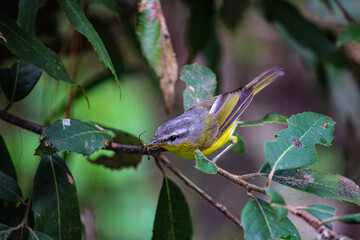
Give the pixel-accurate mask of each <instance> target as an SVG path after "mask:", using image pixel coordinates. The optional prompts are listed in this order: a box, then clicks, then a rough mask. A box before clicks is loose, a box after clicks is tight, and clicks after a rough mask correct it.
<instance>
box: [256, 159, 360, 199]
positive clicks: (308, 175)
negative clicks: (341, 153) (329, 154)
mask: <svg viewBox="0 0 360 240" xmlns="http://www.w3.org/2000/svg"><path fill="white" fill-rule="evenodd" d="M270 171H271V167H270V165H269V164H268V163H266V164H265V165H263V166H262V167H261V169H260V173H265V174H264V176H265V177H267V176H268V174H269V173H270ZM272 180H273V181H275V182H278V183H281V184H283V185H286V186H289V187H292V188H295V189H297V190H300V191H304V192H307V193H311V194H315V195H317V196H319V197H322V198H333V199H336V200H344V201H348V202H353V203H356V204H358V205H360V190H359V187H358V186H357V185H356V184H355V183H354V182H353V181H352V180H350V179H348V178H346V177H344V176H340V175H331V174H325V173H321V172H317V171H315V170H313V169H311V168H308V167H303V168H298V169H290V170H278V171H275V173H274V176H273V178H272Z"/></svg>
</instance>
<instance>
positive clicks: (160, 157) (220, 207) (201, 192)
mask: <svg viewBox="0 0 360 240" xmlns="http://www.w3.org/2000/svg"><path fill="white" fill-rule="evenodd" d="M156 158H157V159H158V160H159V161H160V162H161V163H162V164H163V165H164V166H165V167H167V168H168V169H169V170H170V171H172V172H173V173H174V174H175V175H176V176H178V177H179V178H180V179H181V180H182V181H183V182H184V183H185V184H186V185H187V186H189V187H190V188H191V189H193V190H194V191H195V192H197V193H198V194H199V195H200V196H201V197H203V198H204V199H205V200H207V201H208V202H209V203H210V204H211V205H213V206H214V207H215V208H216V209H218V210H219V211H220V212H221V213H222V214H224V215H225V216H226V217H227V218H228V219H230V221H232V222H233V223H235V224H236V225H237V226H239V227H241V223H240V220H239V219H237V218H236V217H235V216H234V215H233V214H232V213H231V212H230V211H229V210H228V209H227V208H226V207H225V206H224V205H222V204H221V203H219V202H217V201H216V200H215V199H213V198H212V197H210V196H209V194H207V193H206V192H205V191H204V190H202V189H201V188H199V187H198V186H197V185H196V184H195V183H193V182H192V181H191V180H190V179H188V178H187V177H186V176H184V174H182V173H181V172H180V170H178V169H176V168H175V167H174V166H173V165H172V164H171V162H170V161H169V160H168V159H167V158H166V157H165V156H164V155H163V154H160V155H158V156H157V157H156Z"/></svg>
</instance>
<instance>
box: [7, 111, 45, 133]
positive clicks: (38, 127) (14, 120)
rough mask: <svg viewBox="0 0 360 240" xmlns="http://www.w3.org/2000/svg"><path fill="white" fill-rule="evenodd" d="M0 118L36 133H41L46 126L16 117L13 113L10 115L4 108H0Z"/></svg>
mask: <svg viewBox="0 0 360 240" xmlns="http://www.w3.org/2000/svg"><path fill="white" fill-rule="evenodd" d="M0 119H2V120H4V121H5V122H8V123H11V124H13V125H15V126H18V127H21V128H23V129H26V130H29V131H31V132H34V133H37V134H39V135H41V134H42V133H44V132H45V130H46V128H45V127H43V126H41V125H39V124H36V123H33V122H30V121H28V120H25V119H23V118H20V117H17V116H15V115H12V114H10V113H8V112H6V111H4V110H0Z"/></svg>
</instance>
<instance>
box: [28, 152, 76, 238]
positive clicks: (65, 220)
mask: <svg viewBox="0 0 360 240" xmlns="http://www.w3.org/2000/svg"><path fill="white" fill-rule="evenodd" d="M32 204H33V208H32V209H33V211H34V217H35V230H36V231H40V232H43V233H45V234H47V235H49V236H50V237H52V238H54V239H81V221H80V210H79V203H78V199H77V193H76V187H75V183H74V179H73V177H72V175H71V173H70V171H69V169H68V167H67V166H66V164H65V163H64V161H63V160H62V159H61V158H60V157H59V156H58V155H56V154H53V155H51V156H44V157H43V158H41V162H40V164H39V167H38V170H37V172H36V175H35V180H34V188H33V201H32Z"/></svg>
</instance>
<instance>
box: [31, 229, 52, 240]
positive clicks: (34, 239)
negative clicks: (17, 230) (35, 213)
mask: <svg viewBox="0 0 360 240" xmlns="http://www.w3.org/2000/svg"><path fill="white" fill-rule="evenodd" d="M52 239H53V238H51V237H50V236H49V235H46V234H45V233H42V232H38V231H32V232H29V238H28V240H52Z"/></svg>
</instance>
